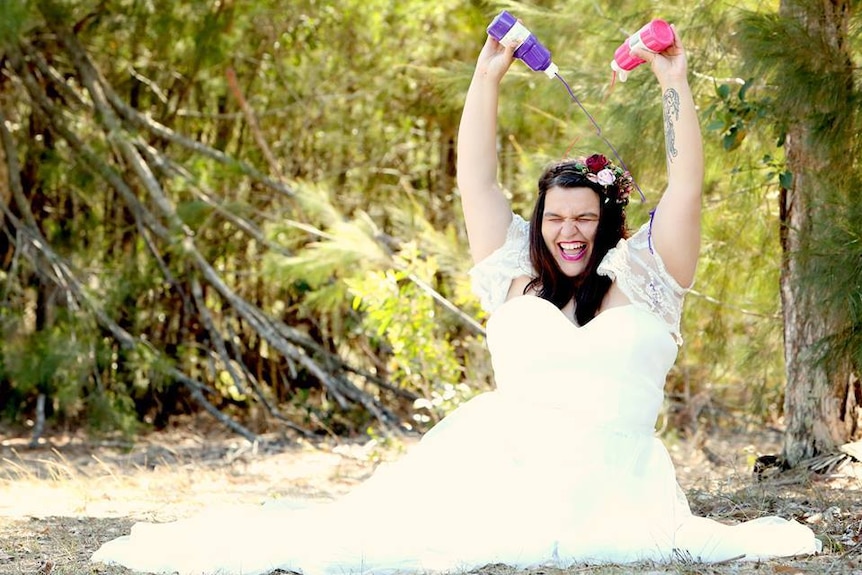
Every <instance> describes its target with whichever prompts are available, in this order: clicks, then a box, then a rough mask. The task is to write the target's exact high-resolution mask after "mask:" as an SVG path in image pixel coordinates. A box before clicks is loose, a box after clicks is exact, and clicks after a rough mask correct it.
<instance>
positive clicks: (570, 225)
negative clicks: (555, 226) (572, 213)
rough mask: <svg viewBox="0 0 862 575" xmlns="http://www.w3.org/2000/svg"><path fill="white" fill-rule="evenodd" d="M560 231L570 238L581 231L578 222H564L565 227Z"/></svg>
mask: <svg viewBox="0 0 862 575" xmlns="http://www.w3.org/2000/svg"><path fill="white" fill-rule="evenodd" d="M560 231H561V232H562V233H563V235H567V236H569V235H575V234H576V233H578V232H579V231H580V228H579V227H578V222H576V221H575V220H565V221H563V227H562V230H560Z"/></svg>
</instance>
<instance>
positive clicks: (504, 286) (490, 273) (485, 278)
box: [469, 214, 534, 313]
mask: <svg viewBox="0 0 862 575" xmlns="http://www.w3.org/2000/svg"><path fill="white" fill-rule="evenodd" d="M469 273H470V279H471V281H472V288H473V293H475V294H476V295H477V296H479V302H480V303H481V304H482V309H484V310H485V311H487V312H488V313H491V312H493V311H494V310H495V309H497V307H499V306H500V305H502V304H503V303H504V302H505V301H506V294H508V293H509V286H510V285H511V283H512V280H513V279H515V278H516V277H519V276H533V275H534V273H533V266H532V264H531V263H530V224H529V223H528V222H527V221H526V220H524V218H522V217H521V216H519V215H518V214H512V223H511V224H509V229H508V231H507V232H506V241H505V242H504V243H503V245H502V246H500V247H499V248H497V249H496V250H495V251H494V252H493V253H492V254H491V255H489V256H488V257H486V258H485V259H484V260H482V261H481V262H479V263H477V264H476V265H475V266H473V267H472V268H471V269H470V272H469Z"/></svg>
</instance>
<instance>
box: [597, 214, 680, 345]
mask: <svg viewBox="0 0 862 575" xmlns="http://www.w3.org/2000/svg"><path fill="white" fill-rule="evenodd" d="M598 273H599V275H603V276H607V277H609V278H611V279H612V280H613V281H614V283H615V284H616V286H617V287H618V288H619V289H620V291H622V292H623V294H625V296H626V297H627V298H628V300H629V301H630V302H631V303H632V304H634V305H636V306H639V307H641V308H644V309H646V310H647V311H649V312H651V313H652V314H653V315H655V316H656V317H658V318H659V319H661V320H662V321H663V322H664V323H665V324H666V325H667V327H668V329H669V331H670V332H671V335H673V337H674V339H675V340H676V341H677V343H682V336H681V334H680V319H681V317H682V306H683V302H684V299H685V294H686V293H687V292H688V288H684V287H683V286H681V285H679V283H677V281H676V280H675V279H674V278H673V276H672V275H671V274H670V273H668V271H667V268H666V267H665V265H664V262H663V261H662V259H661V256H660V255H659V253H658V252H657V251H655V249H654V246H653V245H652V241H651V237H650V225H649V222H646V223H644V224H643V225H642V226H641V227H640V228H639V229H638V230H637V231H636V232H635V233H634V234H633V235H632V236H631V237H630V238H627V239H623V240H620V241H619V242H618V243H617V245H616V247H614V248H613V249H611V250H610V251H609V252H608V253H607V255H606V256H605V257H604V259H603V260H602V262H601V263H600V264H599V268H598Z"/></svg>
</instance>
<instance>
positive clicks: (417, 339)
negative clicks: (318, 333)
mask: <svg viewBox="0 0 862 575" xmlns="http://www.w3.org/2000/svg"><path fill="white" fill-rule="evenodd" d="M399 257H400V258H402V259H404V260H405V266H406V267H408V268H410V269H412V270H414V273H416V274H418V275H419V276H420V277H421V278H422V279H423V280H425V281H429V280H430V279H431V278H432V277H433V276H434V274H435V273H436V271H437V270H436V264H435V262H434V260H433V258H428V259H426V260H424V261H421V260H420V259H419V254H418V253H417V252H416V251H415V249H411V247H410V246H406V247H405V248H404V249H403V250H402V251H401V253H400V256H399ZM346 283H347V285H348V287H349V288H350V291H351V293H352V294H353V296H354V298H353V307H354V309H356V310H359V311H362V312H363V318H362V326H363V327H364V329H366V330H367V331H368V332H369V333H373V334H374V335H375V336H376V338H379V339H378V341H375V342H372V343H375V344H376V345H377V346H379V347H386V348H388V352H389V354H390V356H389V360H388V362H387V364H386V368H385V369H386V372H387V375H388V378H389V379H390V380H391V381H392V382H393V383H394V384H395V385H398V386H399V387H401V388H403V389H408V390H410V391H414V392H419V394H420V395H421V397H422V400H421V401H419V402H417V403H416V404H415V405H414V407H417V408H421V409H420V412H419V413H415V414H414V415H413V418H414V420H416V421H417V422H419V423H427V422H428V421H430V420H432V419H433V420H434V421H436V420H438V419H439V418H441V417H442V416H444V415H445V414H446V413H448V412H449V411H451V410H452V409H453V408H454V407H457V406H458V404H459V403H460V402H461V401H463V400H465V399H469V397H471V396H472V395H474V393H475V390H474V389H471V388H470V387H469V386H468V385H466V384H464V383H462V382H463V374H462V367H461V363H460V358H459V357H458V355H457V354H456V353H455V348H454V346H453V344H452V342H451V341H450V339H449V338H450V336H449V334H448V333H447V330H446V323H445V322H443V321H441V319H442V318H441V317H440V316H441V312H440V310H438V309H437V304H436V302H434V300H433V299H432V298H431V297H430V296H429V295H428V294H427V293H425V292H423V291H422V290H420V289H419V288H418V287H417V286H416V284H415V283H412V282H410V281H409V280H408V279H407V274H406V273H405V272H397V271H393V270H389V271H386V272H371V273H369V274H367V275H366V276H365V277H362V278H356V279H349V280H347V282H346ZM428 411H430V414H428V413H427V412H428Z"/></svg>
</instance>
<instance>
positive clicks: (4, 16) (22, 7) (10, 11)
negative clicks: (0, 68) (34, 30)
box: [0, 0, 30, 47]
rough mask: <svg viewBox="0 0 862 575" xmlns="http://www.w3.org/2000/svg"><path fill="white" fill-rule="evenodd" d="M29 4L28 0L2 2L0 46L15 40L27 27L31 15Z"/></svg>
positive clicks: (0, 8) (6, 0)
mask: <svg viewBox="0 0 862 575" xmlns="http://www.w3.org/2000/svg"><path fill="white" fill-rule="evenodd" d="M27 4H28V2H27V0H3V1H2V2H0V47H3V45H4V44H6V43H7V42H10V41H12V42H14V41H15V39H17V38H18V36H19V35H20V34H21V33H22V32H23V31H24V29H25V28H26V26H27V24H28V21H29V17H30V14H29V9H28V6H27Z"/></svg>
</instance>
